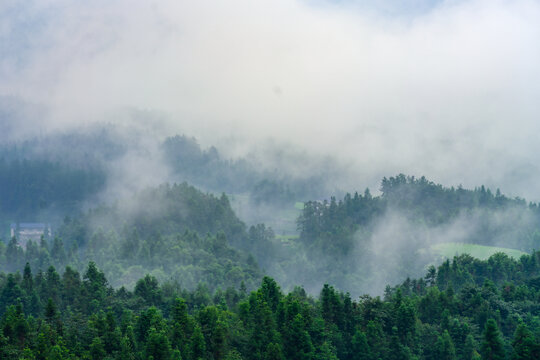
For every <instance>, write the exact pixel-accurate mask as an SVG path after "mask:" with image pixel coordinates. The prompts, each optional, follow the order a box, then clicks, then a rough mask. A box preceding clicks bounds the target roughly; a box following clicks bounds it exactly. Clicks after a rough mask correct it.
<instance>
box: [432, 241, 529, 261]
mask: <svg viewBox="0 0 540 360" xmlns="http://www.w3.org/2000/svg"><path fill="white" fill-rule="evenodd" d="M431 251H433V252H434V253H436V254H437V255H440V256H444V257H446V258H449V259H451V258H453V257H454V256H455V255H456V254H457V255H461V254H469V255H471V256H473V257H475V258H478V259H481V260H486V259H488V258H489V257H490V256H491V255H493V254H495V253H498V252H502V253H505V254H506V255H508V256H511V257H513V258H515V259H519V258H520V257H521V255H526V254H527V253H525V252H523V251H520V250H515V249H508V248H502V247H496V246H485V245H476V244H464V243H456V242H448V243H441V244H436V245H432V246H431Z"/></svg>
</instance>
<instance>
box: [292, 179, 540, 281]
mask: <svg viewBox="0 0 540 360" xmlns="http://www.w3.org/2000/svg"><path fill="white" fill-rule="evenodd" d="M380 190H381V195H379V196H372V195H371V193H370V191H369V190H366V191H365V192H364V194H358V193H355V194H354V195H350V194H347V195H346V196H345V197H344V198H343V199H341V200H339V201H338V200H336V198H334V197H331V198H330V201H326V200H324V201H308V202H306V203H305V204H304V210H303V212H302V214H301V215H300V217H299V218H298V228H299V231H300V237H299V239H298V240H296V241H295V246H297V247H298V248H299V249H301V250H303V251H305V254H306V255H305V256H306V258H307V259H308V260H307V261H305V262H307V263H309V264H310V266H305V267H304V269H305V270H304V271H305V273H304V274H302V275H303V278H302V279H301V280H300V282H301V283H302V284H304V285H305V286H310V285H309V284H313V285H314V286H315V284H314V279H317V277H318V276H320V274H324V275H323V276H324V278H325V281H328V282H331V283H332V284H334V285H336V286H338V287H339V288H341V289H349V290H350V291H354V289H358V288H361V289H364V290H365V291H367V290H369V289H378V291H381V290H382V289H381V288H380V285H378V286H377V285H376V283H379V284H380V283H389V282H392V281H395V280H394V279H397V278H399V277H403V276H407V275H408V276H418V275H419V274H421V273H422V272H423V271H424V269H425V266H426V265H427V264H429V263H431V262H433V261H434V260H435V255H434V254H433V252H432V249H431V246H432V245H434V244H438V243H443V242H456V241H457V242H462V243H472V244H483V245H494V246H502V247H508V248H512V249H518V250H522V251H525V252H527V253H529V252H530V251H532V250H534V249H536V248H538V247H539V246H540V211H539V208H538V205H537V204H534V203H529V204H527V203H526V201H525V200H523V199H520V198H515V199H511V198H508V197H506V196H504V195H502V194H501V193H500V191H498V190H497V191H495V192H492V191H491V190H489V189H486V188H485V187H484V186H481V187H478V188H475V189H474V190H467V189H464V188H462V187H461V186H460V187H457V188H454V187H451V188H447V187H444V186H442V185H440V184H435V183H433V182H431V181H429V180H427V179H426V178H424V177H421V178H415V177H407V176H405V175H398V176H396V177H390V178H384V179H383V180H382V182H381V188H380ZM309 259H312V260H311V261H310V260H309ZM316 274H319V275H316ZM319 286H320V284H319Z"/></svg>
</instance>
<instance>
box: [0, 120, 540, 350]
mask: <svg viewBox="0 0 540 360" xmlns="http://www.w3.org/2000/svg"><path fill="white" fill-rule="evenodd" d="M143 138H144V133H136V132H135V133H130V134H129V135H126V134H125V132H123V131H122V129H121V128H118V127H116V126H112V125H100V126H93V127H90V128H87V129H85V130H84V131H83V130H78V131H71V132H62V133H52V134H46V135H41V136H38V137H29V138H26V139H24V140H20V141H12V142H5V143H3V144H2V146H1V147H0V221H1V222H0V225H1V226H2V241H1V242H0V270H1V271H2V273H1V274H0V315H1V320H0V358H2V359H154V360H156V359H193V360H198V359H351V360H352V359H354V360H356V359H374V360H376V359H434V360H435V359H477V358H478V359H480V358H483V359H538V358H540V317H539V316H540V252H537V251H536V250H535V249H537V248H538V247H539V245H540V206H539V204H537V203H534V202H527V201H526V200H525V199H522V198H519V197H513V198H511V197H507V196H505V195H504V194H502V193H501V192H500V191H499V190H498V189H495V190H494V191H493V190H491V189H489V188H486V187H485V186H483V185H479V186H478V187H476V188H474V189H466V188H464V187H462V186H455V187H446V186H443V185H440V184H436V183H434V182H432V181H430V180H428V179H426V178H425V177H414V176H406V175H403V174H399V175H396V176H389V177H384V178H383V179H382V180H381V182H380V188H378V189H373V190H370V189H367V188H366V189H361V190H360V189H353V191H351V192H348V191H346V190H343V189H339V188H336V187H335V184H334V183H333V182H332V179H334V178H335V174H330V173H326V171H327V172H334V171H335V170H336V169H335V168H333V167H329V168H328V169H326V170H325V169H324V168H323V169H322V170H320V171H318V172H315V173H313V174H305V173H304V174H301V175H299V174H298V173H295V172H292V171H291V172H288V171H287V170H283V169H282V170H280V171H277V170H276V169H268V168H264V167H262V166H260V164H259V163H258V162H257V161H255V160H253V159H250V158H249V157H238V158H227V157H225V156H223V155H222V154H221V153H220V151H219V150H218V149H217V148H216V147H214V146H210V147H208V148H204V147H202V146H201V145H199V143H198V141H197V140H196V139H195V138H192V137H189V136H185V135H175V136H170V137H165V138H164V139H163V140H160V141H158V142H155V143H148V142H145V141H142V140H141V139H143ZM148 164H151V166H150V167H149V165H148ZM153 169H160V170H159V171H157V170H156V171H154V172H153V171H152V170H153ZM133 179H138V180H137V181H135V183H136V184H138V186H135V187H133V186H132V184H133Z"/></svg>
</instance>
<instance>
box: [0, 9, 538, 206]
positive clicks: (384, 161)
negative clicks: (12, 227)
mask: <svg viewBox="0 0 540 360" xmlns="http://www.w3.org/2000/svg"><path fill="white" fill-rule="evenodd" d="M0 24H2V25H1V26H0V46H1V50H0V78H1V79H2V81H0V95H2V96H3V99H8V100H7V102H13V101H16V102H22V103H23V104H27V105H28V106H27V107H28V108H31V109H35V108H36V107H37V108H40V109H45V110H42V111H39V114H40V116H39V119H35V116H34V117H33V119H34V120H33V121H26V122H25V121H21V124H22V125H23V128H22V129H17V131H16V132H12V133H13V134H17V135H21V134H26V133H27V131H25V130H28V128H25V127H24V125H26V126H27V127H29V128H30V129H33V130H37V129H39V131H41V132H46V131H49V130H56V129H66V128H67V127H70V126H74V125H76V126H81V125H87V124H91V123H93V122H96V121H122V122H124V123H126V124H128V125H129V124H130V122H131V119H130V117H129V116H124V115H120V114H130V111H131V110H132V109H135V110H137V111H145V112H149V113H153V112H156V113H159V114H161V116H160V118H161V119H160V124H161V125H163V126H164V127H165V128H166V129H167V130H166V131H167V132H169V133H177V132H182V133H188V134H190V135H193V136H196V137H197V138H198V139H200V141H201V142H202V143H203V144H205V145H210V144H214V145H217V146H218V147H219V148H220V149H221V150H222V151H226V152H227V154H228V155H229V156H232V157H234V156H244V155H246V154H255V155H254V156H256V157H258V158H260V159H261V163H263V164H266V160H268V159H267V155H266V154H267V153H268V152H271V151H270V150H271V149H273V148H274V147H275V146H276V145H277V146H279V147H285V148H287V147H289V148H294V149H295V150H294V151H293V152H296V153H303V152H304V153H306V154H309V155H310V156H311V157H315V158H317V159H332V160H331V161H333V162H336V163H340V164H343V168H347V172H346V173H343V174H342V176H341V178H340V180H339V182H341V185H342V186H341V187H345V188H347V189H352V188H357V187H362V188H363V187H365V186H370V187H371V188H374V189H376V188H377V184H378V181H379V180H380V178H381V177H382V176H384V175H389V174H396V173H399V172H404V173H408V174H416V175H426V176H427V177H429V178H430V179H433V180H434V181H437V182H441V183H444V184H463V185H464V186H469V187H472V186H475V185H478V184H481V183H483V184H486V185H488V186H492V187H500V188H501V190H503V191H504V192H506V193H507V194H510V195H520V196H525V197H528V198H532V199H534V200H537V199H539V198H540V188H538V186H537V185H536V182H535V181H534V179H535V178H536V177H537V176H538V175H539V171H540V170H539V169H538V167H537V166H536V165H535V161H534V160H535V155H536V153H538V151H539V150H540V149H539V146H540V145H538V142H537V141H536V139H535V138H534V137H533V136H531V134H536V133H538V131H539V130H540V128H539V127H540V123H539V122H538V121H537V119H538V115H539V112H540V109H539V108H538V101H537V99H538V95H539V94H540V67H539V65H538V64H539V63H540V61H539V60H540V45H539V44H540V42H539V41H538V38H539V35H540V4H539V3H538V2H537V1H526V0H519V1H513V2H508V1H412V0H411V1H407V2H405V3H404V5H396V3H395V2H391V1H384V2H380V3H379V5H377V6H372V5H369V4H368V2H364V1H284V0H283V1H272V2H268V3H265V4H264V5H261V4H260V3H253V2H249V1H233V2H230V1H214V2H212V3H206V2H189V1H188V2H177V1H159V2H157V1H155V2H142V1H141V2H139V1H136V2H133V1H121V0H119V1H113V2H109V1H93V2H91V3H83V2H78V1H67V0H58V1H29V2H24V3H20V2H17V1H4V2H2V5H0ZM3 103H6V101H3ZM5 106H6V105H3V107H5ZM25 111H26V112H23V114H27V115H28V114H32V112H31V111H30V110H25ZM154 120H155V119H154ZM154 120H149V123H151V124H153V121H154ZM161 125H160V126H161ZM273 159H274V161H277V162H278V164H280V166H288V167H290V168H294V167H295V165H298V162H297V161H295V159H294V158H288V157H286V156H278V157H273ZM276 159H277V160H276ZM288 160H290V161H288ZM303 163H306V162H305V161H304V162H303ZM327 163H328V161H327ZM272 166H273V164H272ZM306 166H307V165H306Z"/></svg>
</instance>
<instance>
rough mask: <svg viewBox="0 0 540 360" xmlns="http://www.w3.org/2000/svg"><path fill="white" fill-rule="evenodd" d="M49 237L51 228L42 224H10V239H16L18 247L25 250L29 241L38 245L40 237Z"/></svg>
mask: <svg viewBox="0 0 540 360" xmlns="http://www.w3.org/2000/svg"><path fill="white" fill-rule="evenodd" d="M50 235H51V226H50V225H49V224H43V223H12V224H11V237H14V236H15V237H16V238H17V240H18V243H19V246H20V247H22V248H23V249H26V244H27V243H28V241H29V240H32V241H34V242H36V243H38V242H39V241H40V239H41V236H45V237H49V236H50Z"/></svg>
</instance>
